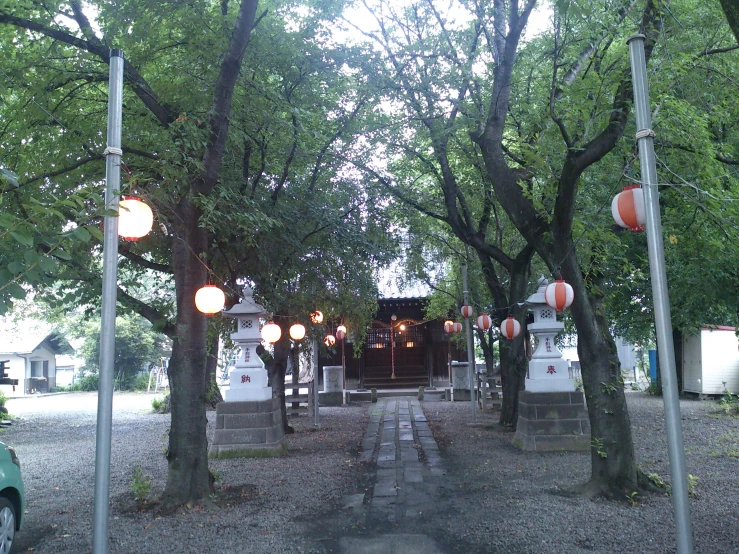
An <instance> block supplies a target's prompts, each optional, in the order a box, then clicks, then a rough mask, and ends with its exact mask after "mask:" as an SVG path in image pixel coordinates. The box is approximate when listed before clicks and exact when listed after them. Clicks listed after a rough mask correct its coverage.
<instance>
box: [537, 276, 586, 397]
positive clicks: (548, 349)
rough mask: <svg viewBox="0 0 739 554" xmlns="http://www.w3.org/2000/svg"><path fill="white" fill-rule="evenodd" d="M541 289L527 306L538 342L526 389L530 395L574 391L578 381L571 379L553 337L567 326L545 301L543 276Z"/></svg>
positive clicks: (540, 281) (544, 280)
mask: <svg viewBox="0 0 739 554" xmlns="http://www.w3.org/2000/svg"><path fill="white" fill-rule="evenodd" d="M537 284H538V285H539V288H538V290H537V291H536V292H535V293H534V294H532V295H531V296H529V298H528V300H526V303H527V304H528V305H529V307H530V309H531V311H532V312H534V322H533V323H529V325H528V330H529V332H530V333H531V334H533V335H534V337H536V339H537V342H538V344H537V347H536V350H535V351H534V354H533V356H532V357H531V360H530V361H529V376H528V378H527V379H526V390H527V391H531V392H571V391H574V390H575V382H574V380H572V379H570V376H569V368H568V365H567V360H564V359H563V358H562V353H561V352H560V351H559V349H558V348H557V345H556V344H555V342H554V338H555V337H556V336H557V335H558V334H559V333H560V332H561V331H562V329H564V327H565V324H564V323H562V322H561V321H557V313H556V312H555V310H554V308H552V307H551V306H549V305H547V303H546V301H545V300H544V290H545V289H546V288H547V285H548V284H549V283H548V282H547V280H546V279H545V278H544V277H541V278H540V279H539V281H538V283H537Z"/></svg>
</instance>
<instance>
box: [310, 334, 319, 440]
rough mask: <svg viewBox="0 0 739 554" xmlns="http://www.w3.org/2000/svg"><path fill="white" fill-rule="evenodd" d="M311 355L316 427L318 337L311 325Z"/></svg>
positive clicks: (315, 422)
mask: <svg viewBox="0 0 739 554" xmlns="http://www.w3.org/2000/svg"><path fill="white" fill-rule="evenodd" d="M312 349H313V351H312V352H311V355H312V357H313V418H314V421H313V426H314V427H318V338H317V336H316V326H315V325H314V326H313V342H312Z"/></svg>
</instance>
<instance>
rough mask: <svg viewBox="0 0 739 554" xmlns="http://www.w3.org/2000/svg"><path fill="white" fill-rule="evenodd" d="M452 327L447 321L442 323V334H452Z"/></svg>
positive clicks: (451, 322) (452, 323)
mask: <svg viewBox="0 0 739 554" xmlns="http://www.w3.org/2000/svg"><path fill="white" fill-rule="evenodd" d="M453 326H454V322H453V321H450V320H448V319H447V320H446V321H445V322H444V332H445V333H446V334H447V335H448V334H449V333H451V332H452V327H453Z"/></svg>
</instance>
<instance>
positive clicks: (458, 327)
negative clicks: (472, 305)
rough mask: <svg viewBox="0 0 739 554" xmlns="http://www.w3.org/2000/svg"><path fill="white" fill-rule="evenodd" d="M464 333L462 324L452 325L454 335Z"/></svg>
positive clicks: (457, 322) (456, 322) (455, 323)
mask: <svg viewBox="0 0 739 554" xmlns="http://www.w3.org/2000/svg"><path fill="white" fill-rule="evenodd" d="M461 332H462V324H461V323H460V322H459V321H455V322H454V323H452V333H461Z"/></svg>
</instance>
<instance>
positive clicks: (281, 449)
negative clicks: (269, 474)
mask: <svg viewBox="0 0 739 554" xmlns="http://www.w3.org/2000/svg"><path fill="white" fill-rule="evenodd" d="M287 449H288V445H287V441H286V440H285V437H284V436H283V437H282V439H281V440H279V441H277V442H274V443H271V444H212V445H211V446H210V449H209V450H208V457H209V458H275V457H278V456H282V455H283V454H284V453H285V452H287Z"/></svg>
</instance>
